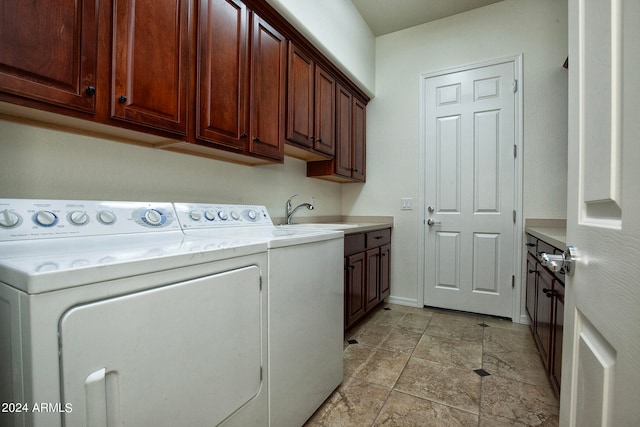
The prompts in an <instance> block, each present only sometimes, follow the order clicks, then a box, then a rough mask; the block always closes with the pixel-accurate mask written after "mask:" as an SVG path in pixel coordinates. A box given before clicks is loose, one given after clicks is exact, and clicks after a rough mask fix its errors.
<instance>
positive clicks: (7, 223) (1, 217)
mask: <svg viewBox="0 0 640 427" xmlns="http://www.w3.org/2000/svg"><path fill="white" fill-rule="evenodd" d="M18 224H20V216H19V215H18V214H17V213H15V212H11V211H10V210H9V209H5V210H3V211H2V212H0V226H2V227H6V228H11V227H15V226H16V225H18Z"/></svg>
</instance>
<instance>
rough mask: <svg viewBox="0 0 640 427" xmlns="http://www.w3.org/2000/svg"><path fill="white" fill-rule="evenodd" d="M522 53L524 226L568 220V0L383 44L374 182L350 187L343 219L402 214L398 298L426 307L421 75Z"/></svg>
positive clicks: (372, 117) (396, 262)
mask: <svg viewBox="0 0 640 427" xmlns="http://www.w3.org/2000/svg"><path fill="white" fill-rule="evenodd" d="M519 53H522V54H523V70H524V81H523V82H521V83H522V84H521V89H522V90H523V98H524V119H523V121H524V123H523V126H524V141H523V144H524V184H523V186H524V189H523V200H524V201H523V204H524V215H523V217H524V218H527V217H538V218H539V217H544V218H564V217H565V215H566V164H567V157H566V150H567V71H566V70H565V69H563V68H562V67H561V66H562V63H563V62H564V60H565V58H566V56H567V2H566V0H536V1H531V0H505V1H503V2H499V3H495V4H493V5H490V6H486V7H483V8H480V9H476V10H473V11H470V12H467V13H464V14H460V15H456V16H453V17H450V18H445V19H442V20H438V21H435V22H432V23H427V24H424V25H420V26H416V27H413V28H410V29H407V30H403V31H398V32H395V33H392V34H388V35H386V36H381V37H378V38H377V39H376V88H375V92H376V97H375V98H374V99H373V100H372V101H371V102H370V103H369V105H368V107H367V183H366V184H364V185H359V184H358V185H345V186H343V189H342V211H343V213H344V214H350V215H365V214H377V215H393V216H394V217H395V223H394V230H393V246H392V247H393V255H392V270H391V271H392V280H391V284H392V286H391V294H392V297H395V298H398V299H400V300H405V302H407V303H411V302H417V296H418V286H422V285H421V284H418V283H417V280H418V279H417V277H418V260H417V256H416V254H417V249H418V248H417V245H418V236H417V234H418V233H420V232H421V231H422V230H423V228H422V225H421V224H422V219H421V218H418V217H417V212H418V211H417V209H416V210H413V211H401V210H400V198H402V197H413V198H414V200H415V201H418V200H419V199H420V195H419V194H418V188H419V183H418V177H419V163H420V160H419V158H418V153H419V142H420V141H419V135H418V132H419V117H418V110H419V76H420V74H421V73H427V72H433V71H438V70H442V69H447V68H452V67H455V66H459V65H464V64H470V63H474V62H481V61H485V60H488V59H493V58H501V57H506V56H511V55H516V54H519Z"/></svg>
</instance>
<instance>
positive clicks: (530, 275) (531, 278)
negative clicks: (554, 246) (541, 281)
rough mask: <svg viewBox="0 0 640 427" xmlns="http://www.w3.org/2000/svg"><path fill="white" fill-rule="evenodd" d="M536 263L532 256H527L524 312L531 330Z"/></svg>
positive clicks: (534, 307) (534, 310) (533, 312)
mask: <svg viewBox="0 0 640 427" xmlns="http://www.w3.org/2000/svg"><path fill="white" fill-rule="evenodd" d="M537 264H538V262H537V261H536V259H535V258H534V256H533V255H531V254H527V283H526V294H525V300H526V304H525V307H526V310H527V315H528V316H529V320H530V321H531V328H532V329H534V325H535V321H536V279H537V277H538V272H537V271H536V266H537Z"/></svg>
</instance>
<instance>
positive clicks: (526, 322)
mask: <svg viewBox="0 0 640 427" xmlns="http://www.w3.org/2000/svg"><path fill="white" fill-rule="evenodd" d="M518 323H522V324H523V325H530V324H531V321H530V320H529V316H527V315H526V314H521V315H520V322H518Z"/></svg>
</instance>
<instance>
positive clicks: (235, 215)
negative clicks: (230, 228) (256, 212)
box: [231, 211, 240, 221]
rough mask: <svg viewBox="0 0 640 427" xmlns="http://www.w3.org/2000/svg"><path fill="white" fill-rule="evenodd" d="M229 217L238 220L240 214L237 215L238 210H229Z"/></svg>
mask: <svg viewBox="0 0 640 427" xmlns="http://www.w3.org/2000/svg"><path fill="white" fill-rule="evenodd" d="M231 218H232V219H233V220H234V221H237V220H239V219H240V215H238V212H236V211H231Z"/></svg>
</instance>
